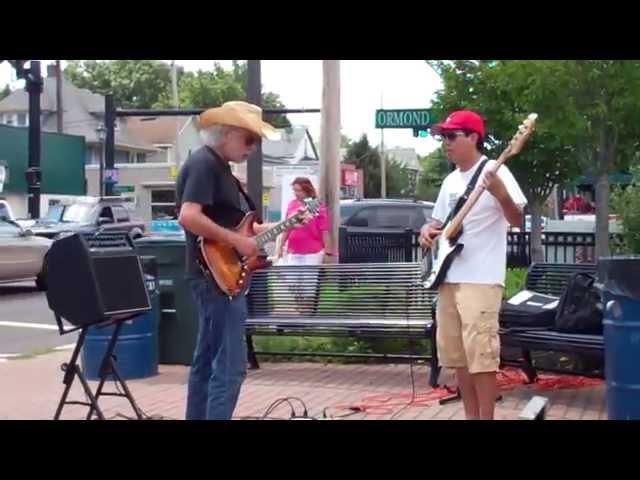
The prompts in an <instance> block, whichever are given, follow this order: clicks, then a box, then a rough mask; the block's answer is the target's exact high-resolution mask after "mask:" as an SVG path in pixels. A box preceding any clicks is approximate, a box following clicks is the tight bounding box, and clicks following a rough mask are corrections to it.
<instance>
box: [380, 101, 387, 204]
mask: <svg viewBox="0 0 640 480" xmlns="http://www.w3.org/2000/svg"><path fill="white" fill-rule="evenodd" d="M380 109H384V105H383V101H382V93H381V94H380ZM380 198H387V161H386V160H385V158H384V128H381V129H380Z"/></svg>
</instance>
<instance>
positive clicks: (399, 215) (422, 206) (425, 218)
mask: <svg viewBox="0 0 640 480" xmlns="http://www.w3.org/2000/svg"><path fill="white" fill-rule="evenodd" d="M433 206H434V204H433V203H431V202H424V201H421V200H397V199H390V198H379V199H373V198H370V199H362V200H341V201H340V220H341V221H340V223H341V224H342V225H346V226H347V227H359V228H371V229H376V230H380V229H386V228H388V229H394V230H398V229H404V228H411V229H412V230H413V231H414V232H419V231H420V228H421V227H422V226H423V225H424V224H425V223H428V222H430V221H431V212H432V211H433Z"/></svg>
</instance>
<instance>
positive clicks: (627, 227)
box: [611, 165, 640, 254]
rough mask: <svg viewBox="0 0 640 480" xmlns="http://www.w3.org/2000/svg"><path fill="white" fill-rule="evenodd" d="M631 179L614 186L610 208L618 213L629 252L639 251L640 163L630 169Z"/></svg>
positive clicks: (637, 252) (636, 252)
mask: <svg viewBox="0 0 640 480" xmlns="http://www.w3.org/2000/svg"><path fill="white" fill-rule="evenodd" d="M631 172H632V175H633V180H632V182H631V184H630V185H628V186H627V187H624V188H623V187H618V188H614V189H613V191H612V193H611V208H612V210H613V211H614V212H616V213H617V214H619V215H620V217H621V220H622V235H623V238H624V244H625V247H626V249H627V250H628V252H629V253H635V254H639V253H640V165H636V166H634V167H633V168H632V169H631Z"/></svg>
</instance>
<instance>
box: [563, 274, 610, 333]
mask: <svg viewBox="0 0 640 480" xmlns="http://www.w3.org/2000/svg"><path fill="white" fill-rule="evenodd" d="M594 282H595V277H594V276H593V275H590V274H588V273H574V274H573V275H571V277H570V278H569V281H568V283H567V289H566V290H565V291H564V293H563V294H562V296H561V297H560V303H559V305H558V313H557V315H556V319H555V329H556V330H557V331H559V332H566V333H582V334H592V335H601V334H602V298H601V295H600V291H599V290H598V289H597V288H596V287H595V286H594Z"/></svg>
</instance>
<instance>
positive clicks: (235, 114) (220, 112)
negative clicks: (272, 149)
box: [200, 101, 280, 140]
mask: <svg viewBox="0 0 640 480" xmlns="http://www.w3.org/2000/svg"><path fill="white" fill-rule="evenodd" d="M212 125H231V126H234V127H240V128H244V129H245V130H249V131H250V132H252V133H255V134H256V135H258V136H261V137H264V138H266V139H268V140H279V139H280V132H278V130H276V129H275V128H274V127H272V126H271V125H269V124H268V123H267V122H264V121H262V109H261V108H260V107H258V106H257V105H253V104H251V103H247V102H241V101H235V102H226V103H224V104H223V105H222V106H221V107H217V108H210V109H209V110H206V111H204V112H202V114H201V115H200V127H201V128H208V127H211V126H212Z"/></svg>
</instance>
